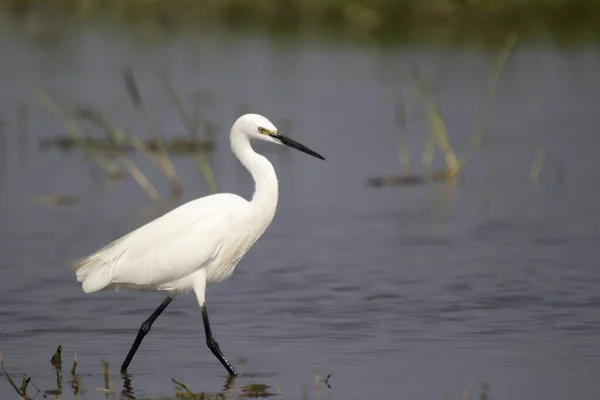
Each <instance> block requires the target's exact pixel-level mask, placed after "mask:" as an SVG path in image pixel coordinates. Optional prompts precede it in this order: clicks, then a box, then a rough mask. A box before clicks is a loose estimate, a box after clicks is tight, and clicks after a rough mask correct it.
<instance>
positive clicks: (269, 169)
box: [231, 133, 279, 222]
mask: <svg viewBox="0 0 600 400" xmlns="http://www.w3.org/2000/svg"><path fill="white" fill-rule="evenodd" d="M231 150H232V151H233V153H234V154H235V155H236V157H237V158H238V160H240V162H241V163H242V165H243V166H244V167H246V169H247V170H248V171H249V172H250V174H251V175H252V178H254V184H255V188H254V195H253V196H252V201H251V203H252V205H253V206H254V207H256V209H257V212H261V213H266V214H267V216H268V221H269V222H270V221H271V218H273V216H274V215H275V209H276V208H277V199H278V196H279V189H278V184H277V175H275V169H274V168H273V165H271V163H270V162H269V160H267V159H266V157H263V156H261V155H260V154H258V153H256V152H255V151H254V149H252V146H251V145H250V141H249V140H248V138H247V137H246V136H243V135H241V134H236V133H233V134H232V135H231Z"/></svg>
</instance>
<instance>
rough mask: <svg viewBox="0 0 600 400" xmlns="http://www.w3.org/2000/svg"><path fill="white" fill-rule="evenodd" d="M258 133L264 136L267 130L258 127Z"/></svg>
mask: <svg viewBox="0 0 600 400" xmlns="http://www.w3.org/2000/svg"><path fill="white" fill-rule="evenodd" d="M258 132H259V133H262V134H263V135H264V134H265V133H267V130H266V129H265V128H263V127H262V126H259V127H258Z"/></svg>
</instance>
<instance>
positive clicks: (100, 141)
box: [28, 69, 217, 205]
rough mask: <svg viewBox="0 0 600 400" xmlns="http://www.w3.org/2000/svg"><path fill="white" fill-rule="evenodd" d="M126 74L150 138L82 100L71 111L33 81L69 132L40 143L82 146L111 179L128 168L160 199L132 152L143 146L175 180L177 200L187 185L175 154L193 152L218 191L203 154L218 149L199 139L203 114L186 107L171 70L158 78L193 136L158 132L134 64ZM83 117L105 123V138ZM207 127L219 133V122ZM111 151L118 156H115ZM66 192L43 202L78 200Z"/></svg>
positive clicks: (37, 92) (101, 125) (41, 98)
mask: <svg viewBox="0 0 600 400" xmlns="http://www.w3.org/2000/svg"><path fill="white" fill-rule="evenodd" d="M123 78H124V79H123V81H124V84H125V88H126V92H127V93H128V95H129V98H130V100H131V102H132V104H133V106H134V108H135V111H136V112H137V114H138V116H139V118H140V119H141V120H142V122H143V123H144V126H145V128H146V130H147V133H148V135H149V136H150V138H148V139H141V138H140V137H138V136H136V135H135V134H133V133H131V132H128V131H126V130H125V129H123V128H121V127H119V126H116V125H114V124H113V123H112V122H110V120H109V119H108V118H107V117H106V116H105V115H104V114H103V113H102V112H101V111H99V110H96V109H94V108H92V107H89V106H84V105H79V106H77V107H74V110H67V109H66V107H65V106H63V105H61V104H59V102H58V101H56V100H55V99H53V98H52V97H51V96H50V95H49V94H48V93H46V92H44V91H43V90H42V89H41V88H38V87H36V86H29V87H28V90H29V92H30V94H31V95H32V96H33V98H34V99H36V100H37V101H38V103H39V104H40V105H42V106H43V107H44V108H45V109H46V110H47V111H49V112H50V113H51V114H53V115H54V116H56V117H57V118H58V119H59V120H61V121H63V122H64V123H65V125H66V127H67V135H66V136H58V137H46V138H43V139H41V140H40V147H42V148H50V147H55V148H59V149H61V150H64V151H69V150H72V149H74V148H77V149H81V150H83V151H84V153H85V154H87V155H88V156H89V157H90V159H91V160H92V161H94V162H95V163H96V164H97V165H98V166H100V167H101V168H102V169H104V170H105V171H106V172H107V174H108V178H109V180H118V179H121V178H122V176H123V173H122V171H123V169H124V170H126V171H127V172H128V173H129V174H130V175H131V177H132V178H133V179H134V180H135V181H136V182H137V183H138V185H139V186H140V187H141V188H142V189H143V190H144V191H145V192H146V193H147V194H148V197H149V198H150V199H151V200H152V201H155V202H158V201H161V200H162V196H161V195H160V193H159V192H158V190H157V189H156V188H155V187H154V185H153V184H152V183H151V182H150V180H149V179H148V178H147V177H146V175H145V174H144V173H143V172H142V171H141V170H140V168H139V167H138V166H137V165H136V164H135V163H134V162H133V160H132V159H131V157H129V156H128V155H127V153H128V152H130V151H134V150H135V151H139V152H141V153H143V154H144V155H145V156H146V157H147V158H148V159H149V160H150V161H151V162H152V163H153V164H154V165H155V166H157V167H158V168H159V169H160V170H161V171H162V172H163V174H164V175H165V177H166V178H167V179H168V180H169V182H170V184H171V189H172V191H171V198H173V199H179V198H181V196H182V193H183V185H182V183H181V181H180V179H179V178H178V177H177V172H176V170H175V167H174V165H173V163H172V161H171V157H170V154H194V155H195V156H196V160H197V162H198V164H199V167H200V170H201V172H202V174H203V176H204V179H205V181H206V183H207V185H208V187H209V190H210V191H211V192H212V193H216V192H217V185H216V181H215V178H214V175H213V173H212V170H211V168H210V166H209V164H208V161H207V159H206V157H205V156H204V155H203V154H202V153H203V152H207V151H211V150H212V149H213V147H214V141H212V140H208V139H201V138H199V135H198V129H199V117H198V116H197V115H189V114H188V112H187V111H186V110H185V107H184V105H183V102H182V101H181V98H180V97H179V95H178V94H177V92H176V90H175V88H174V87H173V85H172V84H171V81H170V80H169V78H168V76H167V74H166V73H165V72H163V71H159V73H158V80H159V81H160V83H161V84H162V85H163V88H164V90H165V92H166V94H167V96H168V98H169V101H170V102H171V104H172V105H173V108H174V109H175V111H176V112H177V115H178V116H179V117H180V118H181V121H182V124H183V125H184V126H185V128H186V130H187V131H188V133H189V138H176V139H172V140H170V141H167V140H164V139H163V138H161V137H159V136H158V134H157V133H156V132H155V130H154V127H153V124H151V123H150V121H149V117H148V115H149V114H148V112H147V111H146V108H145V106H144V103H143V99H142V95H141V91H140V88H139V86H138V84H137V82H136V80H135V76H134V74H133V71H131V70H129V69H128V70H125V71H124V74H123ZM81 122H85V123H89V124H92V125H93V126H94V127H96V128H100V129H101V131H102V132H103V133H104V137H92V136H90V135H86V134H84V133H83V131H82V129H81V128H80V127H79V125H80V123H81ZM205 128H209V129H212V130H209V131H207V132H204V133H205V136H212V135H213V134H214V131H215V128H214V124H210V123H207V124H206V125H205ZM111 156H116V160H115V159H113V158H114V157H111ZM119 164H121V165H119ZM66 197H67V198H66V201H64V200H65V196H61V195H50V196H44V197H43V198H41V199H39V201H40V202H42V203H43V204H49V205H65V204H74V203H76V201H72V200H73V199H71V198H69V196H66Z"/></svg>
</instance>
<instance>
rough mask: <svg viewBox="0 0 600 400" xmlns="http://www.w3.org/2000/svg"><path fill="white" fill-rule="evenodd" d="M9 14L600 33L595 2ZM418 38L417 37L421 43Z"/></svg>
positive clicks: (145, 5) (19, 4)
mask: <svg viewBox="0 0 600 400" xmlns="http://www.w3.org/2000/svg"><path fill="white" fill-rule="evenodd" d="M0 6H3V8H4V9H5V10H6V12H7V13H9V14H12V15H23V14H27V13H29V12H35V11H41V12H44V13H47V12H48V11H54V12H56V13H60V14H69V15H77V16H79V17H84V18H97V17H101V18H108V19H110V20H116V21H120V22H124V23H132V22H136V23H137V22H151V23H153V24H157V25H161V26H164V27H180V26H182V25H191V26H207V25H224V26H226V27H228V28H230V29H231V28H240V27H246V28H247V27H255V28H259V29H266V30H272V31H278V32H283V31H295V30H306V29H323V30H334V31H336V32H344V33H348V31H350V32H353V33H360V32H362V33H365V32H366V33H369V34H373V35H376V36H379V37H390V36H393V37H396V38H406V39H410V40H414V39H415V37H416V35H415V33H418V34H421V33H422V34H425V35H430V34H434V33H435V32H440V31H448V29H452V30H453V31H456V32H462V37H463V38H464V39H466V40H480V39H481V38H482V37H484V36H489V35H496V36H497V35H498V33H500V32H504V31H506V30H509V29H511V30H515V29H516V30H519V32H520V33H521V34H523V35H524V36H527V35H525V34H526V33H527V34H531V35H533V36H535V35H537V34H539V33H541V32H543V33H551V34H556V35H562V36H563V38H564V37H565V36H572V35H573V33H574V32H584V34H586V35H587V33H589V32H592V34H593V35H594V36H596V37H597V36H598V33H599V31H600V24H599V23H598V22H599V21H600V3H599V2H597V1H594V0H571V1H561V0H525V1H514V0H490V1H473V0H435V1H419V0H396V1H394V0H333V1H322V0H299V1H273V0H220V1H216V0H197V1H191V0H151V1H148V0H57V1H51V2H39V1H35V0H0ZM418 34H417V36H418Z"/></svg>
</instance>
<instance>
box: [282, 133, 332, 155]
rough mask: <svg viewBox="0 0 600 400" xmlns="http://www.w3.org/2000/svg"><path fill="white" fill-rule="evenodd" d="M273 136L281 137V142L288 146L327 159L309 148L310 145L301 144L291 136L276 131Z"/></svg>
mask: <svg viewBox="0 0 600 400" xmlns="http://www.w3.org/2000/svg"><path fill="white" fill-rule="evenodd" d="M271 136H272V137H274V138H275V139H279V140H280V141H281V143H283V144H285V145H286V146H289V147H291V148H293V149H296V150H300V151H301V152H303V153H306V154H309V155H311V156H313V157H317V158H320V159H321V160H325V157H323V156H322V155H320V154H319V153H317V152H316V151H313V150H311V149H309V148H308V147H306V146H304V145H303V144H300V143H298V142H296V141H295V140H292V139H290V138H289V137H287V136H285V135H282V134H281V133H276V134H274V135H271ZM325 161H327V160H325Z"/></svg>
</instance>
